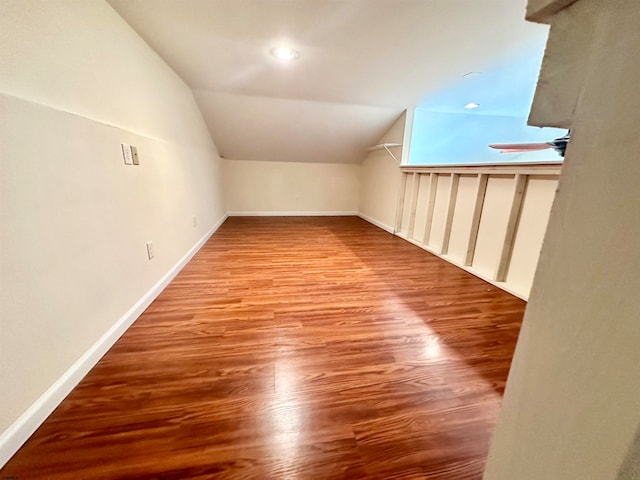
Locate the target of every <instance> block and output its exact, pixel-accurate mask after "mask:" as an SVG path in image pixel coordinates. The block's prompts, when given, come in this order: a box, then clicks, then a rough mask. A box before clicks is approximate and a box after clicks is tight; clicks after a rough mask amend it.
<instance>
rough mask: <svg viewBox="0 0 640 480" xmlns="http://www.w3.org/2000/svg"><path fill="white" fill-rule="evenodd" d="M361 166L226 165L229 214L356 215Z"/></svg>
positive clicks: (232, 162)
mask: <svg viewBox="0 0 640 480" xmlns="http://www.w3.org/2000/svg"><path fill="white" fill-rule="evenodd" d="M359 173H360V165H353V164H339V163H307V162H302V163H297V162H265V161H249V160H224V178H225V192H226V197H225V199H226V205H227V209H228V211H229V214H230V215H287V214H291V215H304V214H307V215H308V214H318V215H332V214H333V215H355V214H356V212H357V210H358V181H359Z"/></svg>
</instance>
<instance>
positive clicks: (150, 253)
mask: <svg viewBox="0 0 640 480" xmlns="http://www.w3.org/2000/svg"><path fill="white" fill-rule="evenodd" d="M147 256H148V257H149V260H151V259H152V258H153V242H147Z"/></svg>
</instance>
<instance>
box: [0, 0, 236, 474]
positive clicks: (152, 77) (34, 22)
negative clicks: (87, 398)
mask: <svg viewBox="0 0 640 480" xmlns="http://www.w3.org/2000/svg"><path fill="white" fill-rule="evenodd" d="M0 22H1V23H0V71H2V75H0V123H1V124H2V128H0V152H1V155H0V170H1V171H2V175H1V176H0V247H1V248H0V275H1V277H0V286H1V288H0V332H1V334H0V343H1V345H0V391H2V392H3V394H2V402H1V403H2V407H1V408H0V432H4V433H3V434H2V435H1V436H0V464H2V463H3V461H4V460H6V459H7V455H10V454H11V449H13V448H14V447H15V444H12V442H14V443H15V441H17V440H19V438H18V437H20V436H21V435H22V436H24V435H25V434H28V433H29V432H27V430H28V428H27V429H26V430H25V429H23V430H21V431H20V432H17V431H16V428H17V427H16V426H20V425H22V426H23V427H24V421H25V416H24V415H23V414H25V412H26V411H27V409H28V408H29V407H30V406H32V405H33V404H34V402H36V400H38V399H39V398H43V397H41V396H42V395H43V394H44V393H45V392H46V391H47V389H49V388H50V387H52V385H53V384H54V382H56V381H61V379H62V378H67V377H63V374H65V372H67V373H68V372H69V369H70V367H72V365H74V363H75V362H77V361H78V360H79V359H80V358H81V357H82V355H83V354H85V353H86V352H88V351H89V349H90V348H91V347H92V346H94V345H95V344H96V342H97V341H98V340H99V339H100V338H101V337H102V336H103V335H105V333H106V332H108V331H109V329H111V328H114V326H116V325H120V326H122V325H123V324H122V322H121V323H118V322H119V321H120V320H121V319H123V320H127V318H126V317H127V316H129V317H131V316H132V315H133V317H132V318H135V315H134V314H135V313H136V312H137V310H136V309H135V308H134V310H131V311H130V309H131V308H132V307H134V306H135V305H136V302H138V301H139V300H141V299H143V298H145V295H146V294H147V293H148V292H149V291H150V289H152V287H154V285H155V284H156V282H158V281H159V280H161V279H162V277H163V275H165V274H167V272H169V271H170V270H171V269H172V268H173V267H174V266H175V265H176V264H177V262H179V260H180V259H181V258H182V257H183V256H184V255H185V254H186V253H187V252H188V251H189V250H190V249H191V247H193V246H194V245H195V244H196V243H197V242H198V241H199V240H200V239H202V238H203V237H205V236H206V234H207V233H208V232H209V231H210V230H212V228H214V226H215V225H216V224H217V223H218V222H219V221H220V220H221V219H223V218H224V213H225V209H224V205H223V198H222V194H221V188H220V177H221V172H220V161H219V158H218V156H217V152H216V149H215V146H214V145H213V143H212V141H211V139H210V137H209V134H208V132H207V130H206V127H205V125H204V122H203V120H202V118H201V115H200V113H199V111H198V109H197V107H196V105H195V102H194V100H193V97H192V94H191V91H190V90H189V88H188V87H187V86H186V85H185V84H184V83H183V82H182V81H181V80H180V78H178V77H177V76H176V74H175V73H174V72H173V71H172V70H171V69H170V68H169V67H168V66H167V65H166V64H165V63H164V62H163V61H162V60H161V59H160V58H159V57H158V56H157V55H156V54H155V53H154V52H153V51H152V50H151V49H150V48H149V47H148V46H147V45H146V44H145V43H144V42H143V41H142V39H141V38H140V37H139V36H138V35H137V34H136V33H135V32H134V31H133V30H132V29H131V28H130V27H129V26H128V25H127V24H126V23H125V22H124V21H123V20H122V19H121V18H120V17H119V16H118V15H117V14H116V13H115V12H114V11H113V10H112V9H111V7H110V6H109V5H108V4H107V3H105V2H102V1H99V0H94V1H71V0H46V1H45V0H41V1H37V0H31V1H28V2H26V1H22V0H8V1H3V2H2V3H0ZM123 142H125V143H131V144H134V145H136V146H138V149H139V154H140V159H141V165H140V166H125V165H124V164H123V161H122V154H121V150H120V143H123ZM193 215H196V216H197V227H194V226H193V218H192V216H193ZM150 240H151V241H153V242H154V244H155V255H156V257H155V259H153V260H152V261H149V260H148V259H147V257H146V248H145V242H147V241H150ZM143 307H144V305H142V306H141V304H138V305H137V308H138V310H139V309H140V308H143ZM127 312H129V313H128V314H127ZM132 318H131V319H132ZM129 320H130V319H129ZM94 353H95V352H94ZM94 360H95V359H94ZM85 363H86V362H85ZM76 366H77V364H76ZM85 366H86V365H85ZM74 368H75V367H74ZM76 373H77V372H76ZM72 377H73V376H72ZM74 378H75V377H74ZM67 380H68V378H67ZM56 385H58V386H60V385H59V384H56ZM67 387H69V384H68V383H67V384H66V385H65V388H67ZM62 390H64V388H63V389H62ZM62 390H61V389H60V388H58V390H57V392H58V394H60V392H61V391H62ZM49 392H51V390H49ZM54 397H55V395H54ZM47 398H49V397H47ZM54 403H55V402H54ZM54 406H55V405H54ZM40 407H42V405H40ZM40 407H38V408H40ZM49 407H51V405H48V407H47V408H49ZM36 410H37V409H36ZM44 410H46V408H44ZM44 410H43V408H40V410H38V411H39V412H40V414H42V412H43V411H44ZM33 413H34V411H33V410H32V411H31V412H30V413H29V415H32V417H33ZM21 415H23V417H21ZM19 417H20V421H19V422H18V423H14V422H16V421H17V420H18V419H19ZM36 417H37V415H36ZM33 418H35V417H33ZM33 418H32V420H33ZM20 422H23V423H20ZM27 423H28V422H27ZM11 425H13V427H12V428H11V429H10V428H9V427H10V426H11ZM32 426H33V425H32ZM25 428H26V427H25ZM18 430H20V429H19V428H18ZM23 439H24V438H23Z"/></svg>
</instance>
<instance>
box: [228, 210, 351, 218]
mask: <svg viewBox="0 0 640 480" xmlns="http://www.w3.org/2000/svg"><path fill="white" fill-rule="evenodd" d="M228 215H229V216H230V217H353V216H357V215H358V212H355V211H344V212H324V211H323V212H229V213H228Z"/></svg>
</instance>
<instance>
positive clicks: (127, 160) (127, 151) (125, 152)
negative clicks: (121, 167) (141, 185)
mask: <svg viewBox="0 0 640 480" xmlns="http://www.w3.org/2000/svg"><path fill="white" fill-rule="evenodd" d="M121 145H122V157H123V158H124V164H125V165H133V156H132V155H131V145H128V144H126V143H123V144H121Z"/></svg>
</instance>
